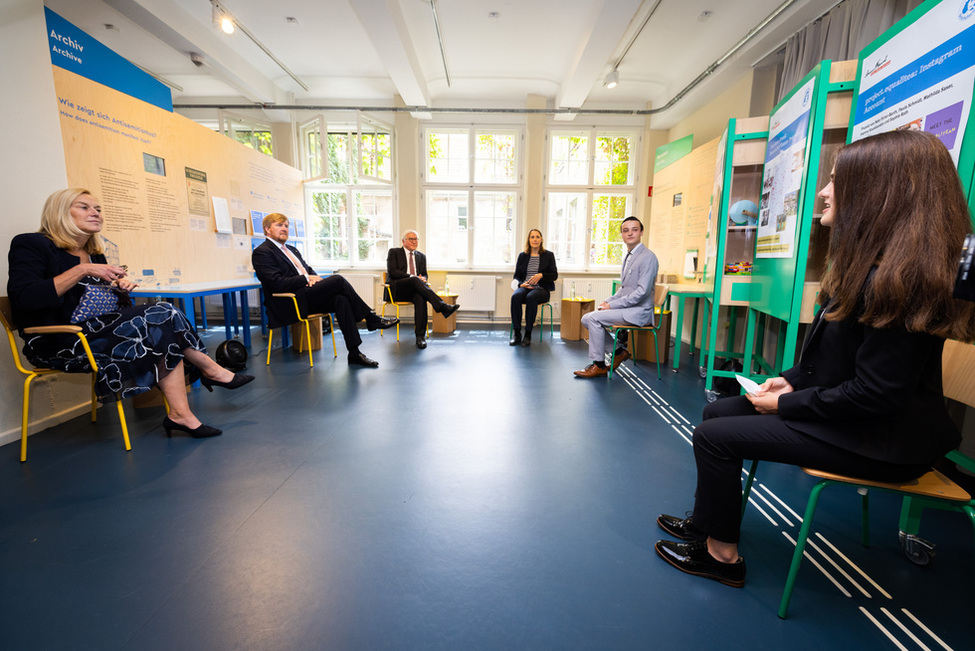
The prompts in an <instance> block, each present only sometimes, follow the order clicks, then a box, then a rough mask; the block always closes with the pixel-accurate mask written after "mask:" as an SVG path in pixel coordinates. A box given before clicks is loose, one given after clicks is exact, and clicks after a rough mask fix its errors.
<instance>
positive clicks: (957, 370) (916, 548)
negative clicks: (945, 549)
mask: <svg viewBox="0 0 975 651" xmlns="http://www.w3.org/2000/svg"><path fill="white" fill-rule="evenodd" d="M941 375H942V383H943V385H944V392H945V397H946V398H951V399H952V400H955V401H957V402H960V403H962V404H964V405H967V406H968V407H975V346H970V345H968V344H963V343H961V342H959V341H950V340H949V341H946V342H945V353H944V356H943V357H942V361H941ZM945 458H946V459H947V460H948V462H949V463H954V464H956V465H958V466H960V467H961V468H963V469H964V470H967V471H968V472H969V473H972V474H975V459H973V458H971V457H970V456H968V455H966V454H962V453H961V452H959V451H958V450H952V451H951V452H949V453H948V454H947V455H945ZM926 508H936V509H946V510H950V511H960V512H961V513H964V514H965V515H967V516H968V518H969V520H971V523H972V528H973V530H975V500H969V501H968V502H967V503H966V504H957V503H953V502H945V501H943V500H929V499H925V498H924V497H919V496H914V495H908V496H906V497H905V498H904V501H903V503H902V504H901V516H900V523H899V524H900V527H899V529H900V532H899V534H900V539H901V548H902V549H903V550H904V553H905V554H906V555H907V557H908V558H909V559H910V560H911V561H912V562H914V563H917V564H918V565H927V564H928V563H929V562H930V561H931V559H932V558H933V557H934V545H932V544H931V543H929V542H928V541H926V540H924V539H923V538H920V537H919V536H918V532H919V531H920V528H921V514H922V512H923V511H924V509H926Z"/></svg>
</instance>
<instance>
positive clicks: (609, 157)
mask: <svg viewBox="0 0 975 651" xmlns="http://www.w3.org/2000/svg"><path fill="white" fill-rule="evenodd" d="M637 142H638V139H637V136H636V135H635V134H633V133H613V132H604V131H600V130H596V129H587V130H576V131H553V132H551V133H550V147H549V166H548V179H547V193H546V197H547V204H546V210H547V213H548V225H547V232H546V234H545V242H546V244H547V246H548V248H549V249H551V250H552V251H553V252H554V253H555V256H556V258H558V260H559V265H560V266H565V267H576V268H580V269H598V268H601V267H614V266H619V265H621V264H622V263H623V253H624V251H625V250H626V247H625V245H624V244H623V241H622V239H621V237H620V224H621V223H622V222H623V219H625V218H626V217H627V216H629V215H632V214H633V210H634V208H635V205H636V176H635V169H636V165H635V160H634V157H633V152H635V151H636V145H637Z"/></svg>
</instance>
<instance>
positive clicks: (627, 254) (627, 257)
mask: <svg viewBox="0 0 975 651" xmlns="http://www.w3.org/2000/svg"><path fill="white" fill-rule="evenodd" d="M631 253H633V252H632V251H627V252H626V257H625V258H623V269H622V270H621V271H620V280H623V278H624V277H626V263H627V262H629V261H630V254H631Z"/></svg>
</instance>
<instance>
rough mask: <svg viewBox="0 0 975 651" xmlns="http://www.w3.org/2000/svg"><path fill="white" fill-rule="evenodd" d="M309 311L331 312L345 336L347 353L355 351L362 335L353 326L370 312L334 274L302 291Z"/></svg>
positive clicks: (363, 302) (344, 282)
mask: <svg viewBox="0 0 975 651" xmlns="http://www.w3.org/2000/svg"><path fill="white" fill-rule="evenodd" d="M305 300H306V301H307V302H308V312H309V314H312V313H315V312H321V313H334V314H335V319H336V320H337V321H338V322H339V330H341V331H342V338H343V339H345V347H346V349H348V351H349V352H350V353H354V352H356V351H358V350H359V346H360V345H361V344H362V338H361V337H359V327H358V326H357V325H356V324H357V323H358V322H359V321H361V320H363V319H365V318H366V316H368V315H369V314H370V313H371V312H372V308H371V307H369V306H368V305H367V304H366V302H365V301H363V300H362V298H360V297H359V295H358V294H357V293H356V291H355V289H354V288H353V287H352V285H350V284H349V281H348V280H346V279H345V278H343V277H342V276H338V275H331V276H325V277H324V278H322V279H321V280H320V281H318V282H317V283H315V284H314V285H312V286H311V287H309V288H308V289H306V290H305Z"/></svg>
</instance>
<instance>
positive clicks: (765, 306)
mask: <svg viewBox="0 0 975 651" xmlns="http://www.w3.org/2000/svg"><path fill="white" fill-rule="evenodd" d="M831 67H832V62H831V61H828V60H827V61H823V62H821V63H820V64H819V65H818V66H817V67H816V68H814V69H813V71H812V72H811V73H809V75H807V76H806V77H805V78H804V79H803V80H802V81H801V82H800V83H799V84H797V85H796V89H795V90H794V91H793V92H795V91H796V90H798V89H799V88H801V87H802V86H804V85H805V84H807V83H808V82H809V80H810V79H811V78H813V77H815V79H816V82H815V85H814V91H813V100H812V106H813V107H812V112H811V119H810V121H809V132H808V134H807V141H806V142H807V145H806V162H805V167H804V171H803V177H802V185H801V187H800V190H799V195H800V196H799V207H798V215H797V223H796V242H795V247H794V248H795V255H794V256H793V257H791V258H781V259H780V258H762V259H760V260H759V259H756V261H755V264H754V265H753V271H752V274H753V280H752V283H753V284H752V290H753V299H752V301H751V302H750V304H749V307H748V310H749V316H748V319H747V324H748V330H747V331H746V333H745V337H746V342H748V343H747V344H746V351H749V352H746V356H745V360H746V362H745V364H744V367H745V372H746V374H748V375H749V376H751V377H752V378H753V379H755V380H756V381H761V380H763V379H765V378H768V377H772V376H775V375H777V374H778V373H779V372H780V371H781V370H782V369H784V368H789V367H791V366H792V365H793V364H794V362H795V356H796V351H797V347H798V342H799V325H800V312H801V308H802V297H803V292H804V289H805V279H806V270H807V262H808V259H809V246H810V233H811V230H812V222H813V219H812V215H813V212H814V210H815V203H816V194H817V191H818V188H815V187H811V184H814V183H816V180H817V179H818V178H819V171H820V170H819V168H820V162H821V161H820V157H821V153H820V152H821V146H822V142H823V132H824V126H825V125H824V122H825V117H826V102H827V100H828V99H829V96H830V95H831V94H833V93H843V92H850V91H852V90H854V89H855V82H853V81H842V82H835V83H830V81H829V76H830V70H831ZM791 96H792V93H790V95H789V96H788V97H786V98H785V99H784V100H782V102H783V103H784V102H786V101H788V99H789V97H791ZM781 105H782V103H780V104H779V106H781ZM852 106H855V104H853V105H852ZM777 108H778V107H777ZM851 110H852V108H851ZM773 115H774V111H773ZM847 140H848V141H849V131H848V133H847ZM773 286H774V287H775V291H774V292H770V291H769V288H771V287H773ZM763 290H764V291H763ZM763 294H765V295H766V296H771V295H778V296H783V295H784V296H785V298H784V300H783V301H781V302H776V301H772V300H768V301H764V300H762V299H761V296H762V295H763ZM753 313H758V314H760V315H761V316H762V318H763V320H765V321H766V323H768V319H775V320H777V321H778V323H779V326H780V329H779V336H778V340H777V346H776V355H775V360H774V361H771V362H770V361H768V360H766V359H764V357H762V356H761V355H760V354H759V355H756V354H754V352H753V351H754V350H755V348H756V347H755V346H754V345H749V344H751V343H752V342H753V341H754V340H755V338H756V322H757V319H756V318H755V317H754V315H753ZM767 327H768V326H766V328H763V329H762V331H761V333H758V337H759V339H760V340H761V341H760V342H759V343H758V347H757V350H758V351H762V350H763V346H762V343H764V331H765V330H766V329H767ZM756 363H757V364H758V366H759V368H760V372H758V373H754V372H753V368H754V364H756Z"/></svg>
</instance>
